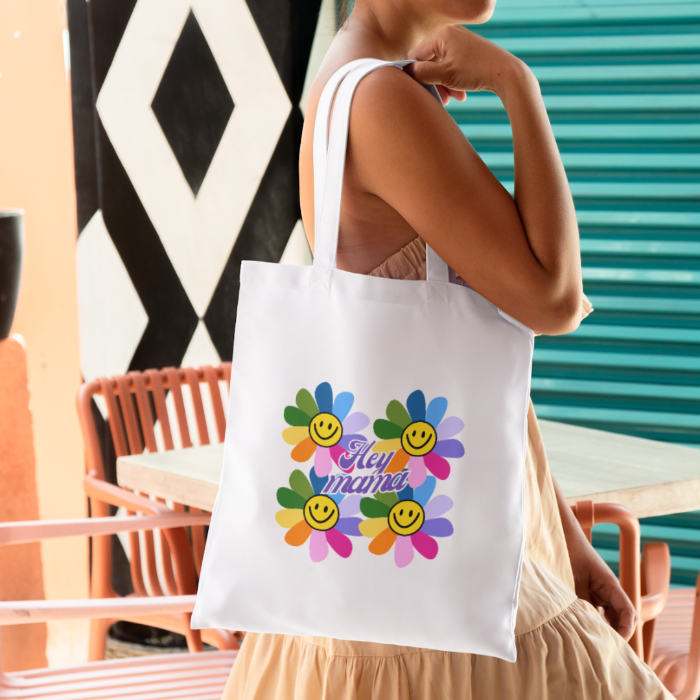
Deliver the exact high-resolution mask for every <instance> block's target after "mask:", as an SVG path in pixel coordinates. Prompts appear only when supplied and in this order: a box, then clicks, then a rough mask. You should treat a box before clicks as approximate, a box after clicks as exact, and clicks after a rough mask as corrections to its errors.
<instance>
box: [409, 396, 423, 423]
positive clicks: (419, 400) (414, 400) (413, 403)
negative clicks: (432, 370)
mask: <svg viewBox="0 0 700 700" xmlns="http://www.w3.org/2000/svg"><path fill="white" fill-rule="evenodd" d="M406 408H407V409H408V414H409V415H410V416H411V420H412V421H417V420H425V394H424V393H423V392H422V391H421V390H420V389H418V390H416V391H414V392H413V393H412V394H411V395H410V396H409V397H408V399H406Z"/></svg>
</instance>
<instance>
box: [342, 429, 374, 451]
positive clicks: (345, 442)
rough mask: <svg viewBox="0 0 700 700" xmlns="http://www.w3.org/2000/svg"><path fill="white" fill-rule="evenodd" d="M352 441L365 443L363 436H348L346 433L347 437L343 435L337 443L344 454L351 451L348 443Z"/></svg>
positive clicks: (365, 439)
mask: <svg viewBox="0 0 700 700" xmlns="http://www.w3.org/2000/svg"><path fill="white" fill-rule="evenodd" d="M353 440H359V441H360V442H367V438H366V437H365V436H364V435H360V434H354V435H352V434H350V433H348V434H347V435H343V437H341V438H340V440H339V441H338V445H340V446H341V447H342V448H343V449H344V450H345V451H346V452H351V451H352V450H351V449H350V443H351V442H352V441H353Z"/></svg>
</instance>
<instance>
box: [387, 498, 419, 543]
mask: <svg viewBox="0 0 700 700" xmlns="http://www.w3.org/2000/svg"><path fill="white" fill-rule="evenodd" d="M424 522H425V512H424V511H423V506H421V504H420V503H416V502H415V501H399V502H398V503H394V505H393V506H392V508H391V510H390V511H389V527H390V528H391V529H392V530H393V531H394V532H395V533H396V534H397V535H401V536H403V537H408V536H409V535H413V534H414V533H416V532H418V530H420V529H421V528H422V527H423V523H424Z"/></svg>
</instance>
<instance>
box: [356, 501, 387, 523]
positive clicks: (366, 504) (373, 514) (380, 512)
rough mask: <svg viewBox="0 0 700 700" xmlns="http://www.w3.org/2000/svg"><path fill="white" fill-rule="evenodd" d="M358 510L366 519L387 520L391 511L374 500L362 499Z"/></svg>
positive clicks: (383, 504)
mask: <svg viewBox="0 0 700 700" xmlns="http://www.w3.org/2000/svg"><path fill="white" fill-rule="evenodd" d="M360 510H361V511H362V515H364V516H365V517H367V518H387V517H388V516H389V510H391V509H390V508H389V506H388V505H386V503H381V502H380V501H377V500H376V499H374V498H363V499H362V500H361V501H360Z"/></svg>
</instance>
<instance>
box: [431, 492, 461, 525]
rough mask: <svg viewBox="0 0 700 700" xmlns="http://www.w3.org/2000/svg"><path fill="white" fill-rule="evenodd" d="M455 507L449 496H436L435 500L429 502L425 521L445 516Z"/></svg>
mask: <svg viewBox="0 0 700 700" xmlns="http://www.w3.org/2000/svg"><path fill="white" fill-rule="evenodd" d="M453 505H454V503H453V501H452V499H451V498H450V497H449V496H445V495H440V496H435V498H433V499H432V500H431V501H429V502H428V505H426V506H425V519H426V520H432V519H433V518H437V517H438V516H440V515H444V514H445V513H447V511H448V510H450V508H452V506H453Z"/></svg>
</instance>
